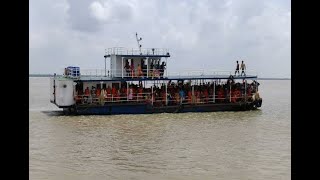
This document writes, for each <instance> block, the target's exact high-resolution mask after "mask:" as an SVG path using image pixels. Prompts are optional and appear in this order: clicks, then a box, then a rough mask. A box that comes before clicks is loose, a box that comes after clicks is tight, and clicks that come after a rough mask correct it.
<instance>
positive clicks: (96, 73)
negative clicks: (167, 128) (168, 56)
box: [80, 69, 258, 78]
mask: <svg viewBox="0 0 320 180" xmlns="http://www.w3.org/2000/svg"><path fill="white" fill-rule="evenodd" d="M146 71H147V69H142V75H140V76H139V72H138V70H137V69H135V70H134V71H130V72H129V73H127V71H126V70H125V69H123V70H122V69H107V70H105V69H81V72H80V74H81V75H80V76H88V77H121V78H139V77H141V78H142V77H147V78H152V77H153V78H159V77H160V71H158V70H150V69H149V72H148V73H147V72H146ZM245 73H246V76H258V74H257V72H255V71H252V70H247V71H245ZM143 74H145V75H143ZM240 74H241V73H240ZM230 75H232V76H234V77H241V76H240V75H238V74H237V75H236V76H235V75H234V72H233V71H220V70H216V71H214V70H184V71H180V72H167V70H164V73H163V77H166V78H170V77H183V78H188V77H202V76H217V77H219V76H230Z"/></svg>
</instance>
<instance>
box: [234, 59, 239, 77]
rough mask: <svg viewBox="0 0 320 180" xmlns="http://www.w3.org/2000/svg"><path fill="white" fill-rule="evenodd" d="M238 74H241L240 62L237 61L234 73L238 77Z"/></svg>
mask: <svg viewBox="0 0 320 180" xmlns="http://www.w3.org/2000/svg"><path fill="white" fill-rule="evenodd" d="M237 72H238V75H239V74H240V72H239V62H238V61H237V66H236V71H235V72H234V76H236V75H237Z"/></svg>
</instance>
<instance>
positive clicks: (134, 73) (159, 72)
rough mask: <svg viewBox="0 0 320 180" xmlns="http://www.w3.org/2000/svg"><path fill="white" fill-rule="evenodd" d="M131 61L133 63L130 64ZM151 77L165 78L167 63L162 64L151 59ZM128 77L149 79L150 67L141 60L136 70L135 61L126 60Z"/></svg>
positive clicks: (125, 66)
mask: <svg viewBox="0 0 320 180" xmlns="http://www.w3.org/2000/svg"><path fill="white" fill-rule="evenodd" d="M129 61H131V63H130V64H129ZM150 61H151V63H150V67H149V73H148V76H149V77H163V74H164V70H165V69H166V63H165V62H164V61H162V62H161V64H160V59H150ZM123 68H124V69H125V72H126V74H125V76H126V77H147V70H148V67H147V65H146V64H145V60H144V59H141V60H140V63H139V64H138V67H137V68H136V69H135V67H134V63H133V59H126V60H125V65H124V67H123Z"/></svg>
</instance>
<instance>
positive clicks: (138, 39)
mask: <svg viewBox="0 0 320 180" xmlns="http://www.w3.org/2000/svg"><path fill="white" fill-rule="evenodd" d="M136 38H137V43H138V47H139V52H140V54H142V53H141V46H142V45H141V44H140V43H139V41H141V40H142V38H141V37H140V38H138V33H137V32H136Z"/></svg>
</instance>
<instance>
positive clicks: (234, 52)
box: [29, 0, 291, 78]
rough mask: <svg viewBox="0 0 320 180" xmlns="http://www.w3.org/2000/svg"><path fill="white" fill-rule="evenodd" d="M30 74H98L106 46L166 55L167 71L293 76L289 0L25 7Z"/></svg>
mask: <svg viewBox="0 0 320 180" xmlns="http://www.w3.org/2000/svg"><path fill="white" fill-rule="evenodd" d="M29 3H30V4H29V71H30V73H31V74H32V73H46V74H47V73H50V74H52V73H54V72H56V73H58V74H61V73H62V69H63V68H64V67H66V66H69V65H73V66H80V68H81V69H95V68H98V69H103V68H104V58H103V56H104V51H105V49H106V48H110V47H119V46H120V47H128V48H137V42H136V37H135V33H136V32H138V35H139V36H141V37H142V39H143V40H142V41H141V44H142V47H143V48H153V47H155V48H169V49H170V54H171V58H169V59H168V69H169V71H183V70H184V69H187V70H197V69H210V70H227V71H234V69H235V61H236V60H244V61H245V63H246V66H247V69H248V70H254V71H257V72H259V76H260V77H289V78H290V77H291V2H290V1H289V0H268V1H261V0H30V1H29Z"/></svg>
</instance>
